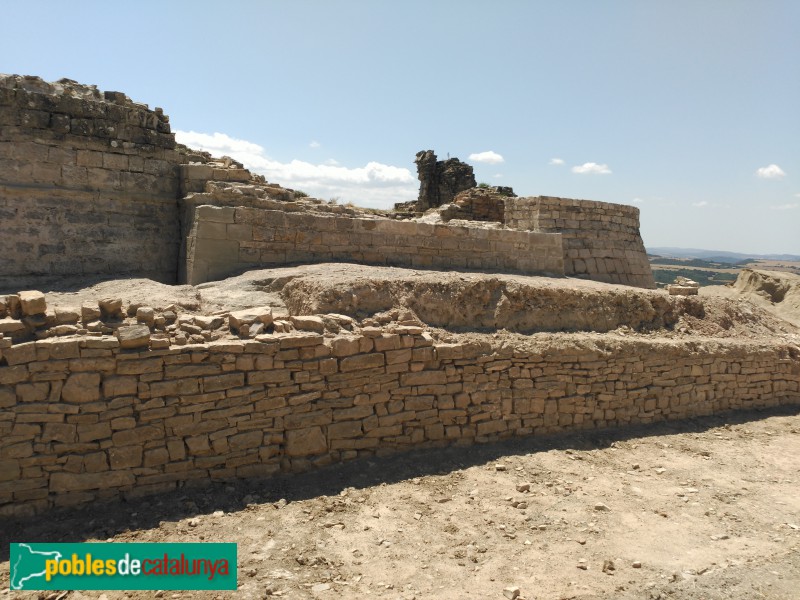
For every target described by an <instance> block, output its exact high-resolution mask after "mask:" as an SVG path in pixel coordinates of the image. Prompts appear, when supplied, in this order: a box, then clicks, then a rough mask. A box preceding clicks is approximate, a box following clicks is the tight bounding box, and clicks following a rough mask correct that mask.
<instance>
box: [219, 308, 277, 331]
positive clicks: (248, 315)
mask: <svg viewBox="0 0 800 600" xmlns="http://www.w3.org/2000/svg"><path fill="white" fill-rule="evenodd" d="M257 322H258V323H263V324H264V325H265V326H268V325H271V324H272V309H271V308H270V307H269V306H259V307H255V308H247V309H244V310H236V311H233V312H232V313H230V315H229V316H228V323H229V325H230V328H231V329H233V330H234V331H238V330H239V329H240V328H241V327H242V325H253V324H254V323H257Z"/></svg>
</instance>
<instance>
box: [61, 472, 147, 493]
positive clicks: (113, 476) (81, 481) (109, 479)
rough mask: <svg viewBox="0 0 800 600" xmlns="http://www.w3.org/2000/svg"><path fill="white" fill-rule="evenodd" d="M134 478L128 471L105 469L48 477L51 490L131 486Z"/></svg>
mask: <svg viewBox="0 0 800 600" xmlns="http://www.w3.org/2000/svg"><path fill="white" fill-rule="evenodd" d="M135 481H136V478H135V476H134V475H133V473H131V472H130V471H107V472H105V473H53V475H52V476H51V478H50V491H51V492H76V491H83V490H105V489H110V488H115V487H125V486H131V485H133V484H134V483H135Z"/></svg>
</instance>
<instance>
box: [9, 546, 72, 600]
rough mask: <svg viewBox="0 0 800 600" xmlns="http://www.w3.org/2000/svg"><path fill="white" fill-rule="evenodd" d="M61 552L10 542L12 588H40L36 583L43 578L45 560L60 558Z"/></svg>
mask: <svg viewBox="0 0 800 600" xmlns="http://www.w3.org/2000/svg"><path fill="white" fill-rule="evenodd" d="M60 559H61V553H60V552H56V551H50V552H44V551H41V550H34V549H33V548H31V546H30V544H11V561H10V563H11V564H10V566H11V582H10V587H11V589H12V590H26V589H28V590H30V589H41V587H38V584H40V583H41V581H36V580H37V579H40V578H41V580H42V581H44V578H45V561H47V560H60Z"/></svg>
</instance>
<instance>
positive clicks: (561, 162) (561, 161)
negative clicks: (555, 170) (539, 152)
mask: <svg viewBox="0 0 800 600" xmlns="http://www.w3.org/2000/svg"><path fill="white" fill-rule="evenodd" d="M547 164H548V165H556V166H557V167H561V166H563V165H564V159H563V158H551V159H550V162H549V163H547Z"/></svg>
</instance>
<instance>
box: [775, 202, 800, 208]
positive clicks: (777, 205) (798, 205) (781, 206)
mask: <svg viewBox="0 0 800 600" xmlns="http://www.w3.org/2000/svg"><path fill="white" fill-rule="evenodd" d="M770 208H771V209H772V210H794V209H796V208H800V202H794V203H792V204H775V205H773V206H770Z"/></svg>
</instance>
